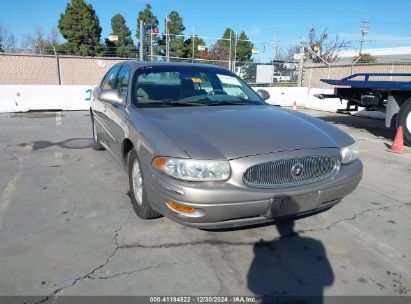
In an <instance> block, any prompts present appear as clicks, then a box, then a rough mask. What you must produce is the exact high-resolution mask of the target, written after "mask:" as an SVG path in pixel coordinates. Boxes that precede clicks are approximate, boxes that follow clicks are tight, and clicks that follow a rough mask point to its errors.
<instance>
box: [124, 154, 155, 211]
mask: <svg viewBox="0 0 411 304" xmlns="http://www.w3.org/2000/svg"><path fill="white" fill-rule="evenodd" d="M128 177H129V183H130V198H131V202H132V204H133V208H134V210H135V211H136V213H137V215H138V217H140V218H142V219H154V218H158V217H160V216H161V214H160V213H158V212H156V211H155V210H154V209H153V208H151V206H150V203H149V202H148V200H147V196H146V191H145V188H144V176H143V172H142V170H141V166H140V162H139V160H138V158H137V153H136V151H135V150H134V149H132V150H131V151H130V154H129V159H128Z"/></svg>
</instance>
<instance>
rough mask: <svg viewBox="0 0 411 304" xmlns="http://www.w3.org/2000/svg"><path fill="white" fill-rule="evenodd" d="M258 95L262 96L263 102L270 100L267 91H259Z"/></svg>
mask: <svg viewBox="0 0 411 304" xmlns="http://www.w3.org/2000/svg"><path fill="white" fill-rule="evenodd" d="M257 95H258V96H260V98H261V99H262V100H268V99H270V93H268V92H267V91H266V90H261V89H260V90H257Z"/></svg>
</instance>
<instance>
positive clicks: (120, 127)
mask: <svg viewBox="0 0 411 304" xmlns="http://www.w3.org/2000/svg"><path fill="white" fill-rule="evenodd" d="M129 81H130V67H129V66H128V65H127V64H123V65H122V66H121V68H120V71H119V72H118V74H117V76H116V81H115V84H114V86H113V89H115V90H117V91H118V94H119V96H120V97H121V100H122V102H119V103H108V104H107V110H106V117H107V120H108V122H107V126H108V129H109V131H110V134H111V136H110V139H109V140H110V142H109V145H110V150H111V152H112V153H113V154H114V156H115V157H116V158H117V159H118V160H121V159H122V156H121V149H122V143H123V140H124V138H125V134H126V132H127V131H126V124H125V121H126V119H125V115H126V113H125V109H126V106H127V104H126V102H127V95H128V86H129Z"/></svg>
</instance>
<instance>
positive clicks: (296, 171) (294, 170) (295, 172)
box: [291, 163, 304, 177]
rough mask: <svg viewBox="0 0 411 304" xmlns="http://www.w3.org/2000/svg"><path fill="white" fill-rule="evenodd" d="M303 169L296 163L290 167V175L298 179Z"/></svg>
mask: <svg viewBox="0 0 411 304" xmlns="http://www.w3.org/2000/svg"><path fill="white" fill-rule="evenodd" d="M303 171H304V167H303V165H301V164H300V163H297V164H295V165H293V166H292V168H291V175H292V176H293V177H299V176H300V175H301V174H303Z"/></svg>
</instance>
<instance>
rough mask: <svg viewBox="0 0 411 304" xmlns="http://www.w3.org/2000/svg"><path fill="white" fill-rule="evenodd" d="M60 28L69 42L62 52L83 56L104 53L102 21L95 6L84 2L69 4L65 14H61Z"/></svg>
mask: <svg viewBox="0 0 411 304" xmlns="http://www.w3.org/2000/svg"><path fill="white" fill-rule="evenodd" d="M58 28H59V30H60V33H61V35H62V36H63V37H64V38H65V39H66V40H67V42H66V43H64V44H62V45H61V46H60V48H59V49H60V51H62V52H65V53H68V54H73V55H81V56H96V55H100V54H101V53H102V50H103V46H102V45H101V43H100V38H101V27H100V21H99V19H98V17H97V15H96V12H95V10H94V9H93V6H92V5H91V4H87V3H86V2H85V1H84V0H71V3H68V4H67V7H66V10H65V12H64V13H63V14H60V20H59V22H58Z"/></svg>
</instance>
